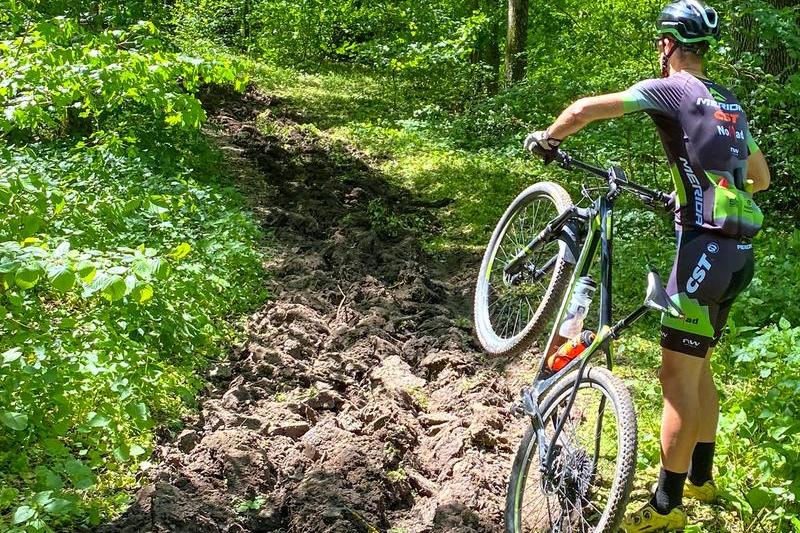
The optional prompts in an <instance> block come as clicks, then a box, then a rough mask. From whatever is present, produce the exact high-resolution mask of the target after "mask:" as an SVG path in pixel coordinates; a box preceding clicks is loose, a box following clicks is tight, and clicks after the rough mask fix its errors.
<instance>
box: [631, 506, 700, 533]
mask: <svg viewBox="0 0 800 533" xmlns="http://www.w3.org/2000/svg"><path fill="white" fill-rule="evenodd" d="M685 527H686V513H685V512H684V511H683V509H681V508H680V507H676V508H675V509H673V510H672V511H670V512H669V514H665V515H664V514H661V513H659V512H658V511H656V510H655V507H653V506H652V505H650V504H649V503H647V504H645V505H644V506H643V507H642V508H641V509H639V510H638V511H636V512H634V513H630V514H629V515H628V516H626V517H625V520H624V521H623V522H622V531H624V532H625V533H651V532H656V531H680V530H682V529H683V528H685Z"/></svg>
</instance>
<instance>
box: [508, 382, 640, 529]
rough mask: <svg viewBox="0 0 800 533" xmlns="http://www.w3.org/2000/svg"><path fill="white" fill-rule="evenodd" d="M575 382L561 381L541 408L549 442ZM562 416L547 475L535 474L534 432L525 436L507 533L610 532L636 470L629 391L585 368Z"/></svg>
mask: <svg viewBox="0 0 800 533" xmlns="http://www.w3.org/2000/svg"><path fill="white" fill-rule="evenodd" d="M576 378H577V372H573V373H572V374H571V375H568V376H565V377H564V378H563V379H562V380H560V382H559V383H558V384H557V385H556V386H555V389H554V390H553V391H552V392H551V393H550V394H549V395H548V396H547V397H546V398H545V400H544V401H543V402H542V404H541V408H542V416H543V419H544V425H545V427H544V430H543V431H544V432H545V435H546V439H545V440H546V442H547V443H548V444H549V442H550V439H551V438H552V436H553V434H554V432H555V427H556V424H557V423H558V420H559V418H560V417H561V416H562V414H563V413H564V412H565V409H566V407H567V402H568V400H569V397H570V394H571V393H572V389H573V386H574V384H575V379H576ZM567 416H568V418H567V421H566V423H565V425H564V429H563V430H562V432H561V434H560V435H559V438H558V440H557V441H556V445H555V450H554V454H555V458H554V460H553V467H552V468H551V469H550V471H549V472H545V473H542V472H541V460H540V456H539V452H538V447H537V439H536V432H535V431H534V429H533V426H531V427H529V428H528V430H527V431H526V432H525V435H524V436H523V438H522V442H521V443H520V446H519V449H518V450H517V455H516V458H515V459H514V465H513V467H512V471H511V478H510V480H509V483H508V493H507V497H506V513H505V520H506V531H507V532H509V533H528V532H542V533H544V532H548V533H549V532H561V533H565V532H573V531H574V532H581V533H584V532H585V533H589V532H591V533H606V532H615V533H616V531H617V528H618V527H619V524H620V522H621V521H622V516H623V513H624V511H625V505H626V503H627V501H628V495H629V494H630V489H631V485H632V483H633V475H634V469H635V467H636V413H635V411H634V408H633V402H632V400H631V397H630V393H629V392H628V390H627V389H626V388H625V385H624V384H623V383H622V381H621V380H620V379H619V378H617V377H615V376H614V375H613V374H611V372H609V371H608V370H606V369H605V368H595V367H589V368H587V369H586V372H585V374H584V377H583V379H582V380H581V382H580V387H579V389H578V394H577V396H576V399H575V403H574V404H573V405H572V408H571V409H570V410H569V414H568V415H567Z"/></svg>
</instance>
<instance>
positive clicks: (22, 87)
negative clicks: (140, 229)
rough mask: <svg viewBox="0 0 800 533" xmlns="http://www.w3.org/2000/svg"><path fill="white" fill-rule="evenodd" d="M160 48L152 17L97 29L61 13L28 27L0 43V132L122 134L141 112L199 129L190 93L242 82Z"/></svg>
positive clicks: (219, 66) (222, 67) (15, 135)
mask: <svg viewBox="0 0 800 533" xmlns="http://www.w3.org/2000/svg"><path fill="white" fill-rule="evenodd" d="M163 48H164V45H163V42H162V40H161V38H160V36H159V33H158V31H157V29H156V27H155V26H154V25H153V24H152V23H150V22H140V23H137V24H136V25H134V26H132V27H131V28H130V29H128V30H120V29H117V30H105V31H103V32H102V33H90V32H87V31H86V30H85V29H84V28H83V27H82V26H80V24H79V23H78V21H76V20H72V19H68V18H63V17H59V18H54V19H47V20H41V21H38V22H36V23H35V24H31V25H30V26H29V27H27V28H26V29H25V31H24V32H23V33H22V34H21V35H17V36H13V37H12V38H10V39H8V40H5V41H1V42H0V52H2V53H3V55H2V56H0V78H2V79H3V83H2V84H1V85H0V105H1V106H2V107H3V108H4V112H3V115H2V116H1V117H0V131H3V132H5V134H6V136H7V137H9V138H11V139H21V140H27V139H28V138H29V137H30V136H31V135H36V136H39V137H45V138H54V137H61V136H64V135H66V134H71V133H80V134H84V135H85V134H87V133H95V132H97V133H102V132H101V131H98V130H100V128H102V127H104V126H107V127H114V128H116V129H118V130H121V131H125V130H128V129H130V128H131V127H135V124H137V123H138V121H139V120H141V119H142V115H143V114H145V115H155V116H156V117H158V118H160V119H162V120H163V121H164V122H165V123H166V124H167V125H168V126H180V127H186V128H197V127H198V126H199V125H200V124H201V122H202V121H203V120H204V119H205V115H204V113H203V110H202V108H201V107H200V104H199V102H198V101H197V99H196V98H194V96H192V94H191V93H192V92H194V91H196V90H197V88H198V86H199V84H200V83H201V82H217V83H226V84H232V83H236V84H237V85H238V86H243V85H242V84H243V83H244V79H242V78H239V79H238V80H237V78H236V72H235V71H234V70H233V69H232V68H231V65H230V64H228V63H225V62H220V61H216V60H204V59H199V58H193V57H188V56H184V55H180V54H174V53H168V52H164V51H163ZM110 117H113V119H114V121H113V123H108V120H109V118H110Z"/></svg>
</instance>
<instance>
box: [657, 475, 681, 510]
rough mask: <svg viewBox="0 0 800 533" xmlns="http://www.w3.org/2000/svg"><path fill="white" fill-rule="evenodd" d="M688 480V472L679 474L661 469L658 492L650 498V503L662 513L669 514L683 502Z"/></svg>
mask: <svg viewBox="0 0 800 533" xmlns="http://www.w3.org/2000/svg"><path fill="white" fill-rule="evenodd" d="M685 482H686V473H685V472H684V473H683V474H679V473H677V472H670V471H669V470H664V469H663V468H662V469H661V473H660V474H659V475H658V487H657V488H656V493H655V494H653V497H652V498H651V499H650V505H652V506H653V507H655V509H656V511H658V512H659V513H661V514H669V512H670V511H672V510H673V509H674V508H676V507H678V506H679V505H680V504H681V500H682V499H683V484H684V483H685Z"/></svg>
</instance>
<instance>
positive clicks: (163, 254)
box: [0, 3, 264, 531]
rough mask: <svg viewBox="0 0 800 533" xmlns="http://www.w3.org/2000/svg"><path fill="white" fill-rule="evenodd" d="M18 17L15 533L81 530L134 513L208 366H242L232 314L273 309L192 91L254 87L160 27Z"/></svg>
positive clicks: (4, 311) (6, 341)
mask: <svg viewBox="0 0 800 533" xmlns="http://www.w3.org/2000/svg"><path fill="white" fill-rule="evenodd" d="M6 4H8V3H4V4H3V5H6ZM12 4H13V6H12V7H15V6H16V7H15V9H14V10H10V11H7V12H3V17H5V18H2V17H0V35H2V38H3V39H4V40H2V41H0V79H2V80H3V81H2V82H0V103H2V105H3V108H4V113H3V114H2V116H0V131H1V132H2V134H1V135H3V136H4V137H5V140H6V141H7V142H6V143H4V144H3V145H2V146H0V316H1V317H2V319H3V320H2V321H0V530H3V531H50V530H52V528H66V529H70V530H72V529H74V528H73V527H72V526H70V525H69V524H76V523H83V524H84V525H88V524H97V523H98V522H99V521H100V520H101V519H102V518H103V517H106V516H108V515H109V513H113V512H115V511H117V510H119V508H120V507H121V506H122V505H123V504H124V503H125V500H126V498H127V497H126V495H125V494H124V493H123V492H121V490H120V489H124V488H129V487H130V486H132V485H133V483H134V482H135V477H134V476H135V475H136V474H137V472H138V471H139V470H140V469H143V468H146V467H147V458H148V456H149V453H150V451H151V450H152V448H153V430H154V427H155V426H156V425H162V424H163V425H167V426H171V427H175V424H176V421H177V420H178V418H179V416H180V415H181V414H182V413H183V412H184V411H185V410H186V408H187V407H188V406H191V405H192V404H193V402H194V398H195V394H196V392H197V390H198V389H199V388H200V386H201V385H202V382H201V380H200V379H198V377H197V375H196V372H197V369H198V368H202V367H203V366H205V365H206V364H207V363H208V362H209V361H210V360H212V359H217V358H219V357H221V356H223V355H224V349H225V348H224V347H225V345H226V344H227V343H228V342H229V341H230V339H231V336H232V329H231V327H230V325H229V324H228V323H227V320H226V319H227V317H229V316H231V315H232V314H237V313H241V312H243V311H245V310H247V309H248V308H250V307H251V306H252V305H254V304H255V303H257V302H259V301H261V299H263V297H264V294H263V291H262V290H260V289H259V287H260V278H261V276H262V268H261V260H260V257H259V253H258V251H257V250H258V241H259V239H260V238H261V236H260V233H259V231H258V228H257V225H256V224H255V222H254V221H253V220H252V218H251V216H250V215H248V214H246V213H245V212H244V211H243V210H242V207H241V206H242V201H241V199H240V198H239V197H238V195H237V194H236V193H235V192H234V191H233V190H232V189H231V188H229V187H226V186H225V185H224V183H222V182H221V177H220V176H219V174H218V170H216V169H219V168H221V166H222V165H221V162H220V156H219V155H218V154H217V153H216V152H215V151H213V150H212V149H211V148H210V146H209V145H208V142H207V141H206V140H205V139H204V138H203V137H202V135H201V134H200V133H199V131H198V127H199V126H200V124H201V123H202V122H203V120H204V118H205V116H204V113H203V111H202V108H201V106H200V103H199V101H198V100H197V99H196V98H195V96H194V95H193V93H194V92H195V91H196V90H197V89H198V88H199V86H200V84H201V83H206V82H215V83H225V84H233V85H239V86H241V84H242V83H243V82H244V78H243V77H242V76H241V75H240V72H239V71H237V70H236V69H235V68H234V67H233V65H232V64H231V63H230V61H227V60H219V59H203V58H194V57H189V56H185V55H181V54H176V53H173V52H168V51H165V50H164V48H165V45H164V43H163V42H162V41H161V39H160V36H159V33H158V31H157V30H156V28H155V27H154V26H153V25H152V24H151V23H148V22H141V23H136V24H134V25H133V26H131V27H130V28H124V29H114V30H110V29H106V30H103V29H102V27H105V25H106V23H107V24H109V25H110V24H112V23H113V22H114V21H113V20H111V19H108V20H106V21H105V23H104V24H99V25H98V26H99V28H98V29H97V30H96V31H93V30H92V28H91V27H87V26H85V25H83V24H81V23H79V22H78V19H76V18H69V17H58V18H48V17H47V16H46V14H43V13H41V12H38V11H33V10H25V9H22V8H21V7H20V4H17V3H12ZM134 7H135V6H134ZM109 16H110V15H109ZM112 18H113V17H112Z"/></svg>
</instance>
